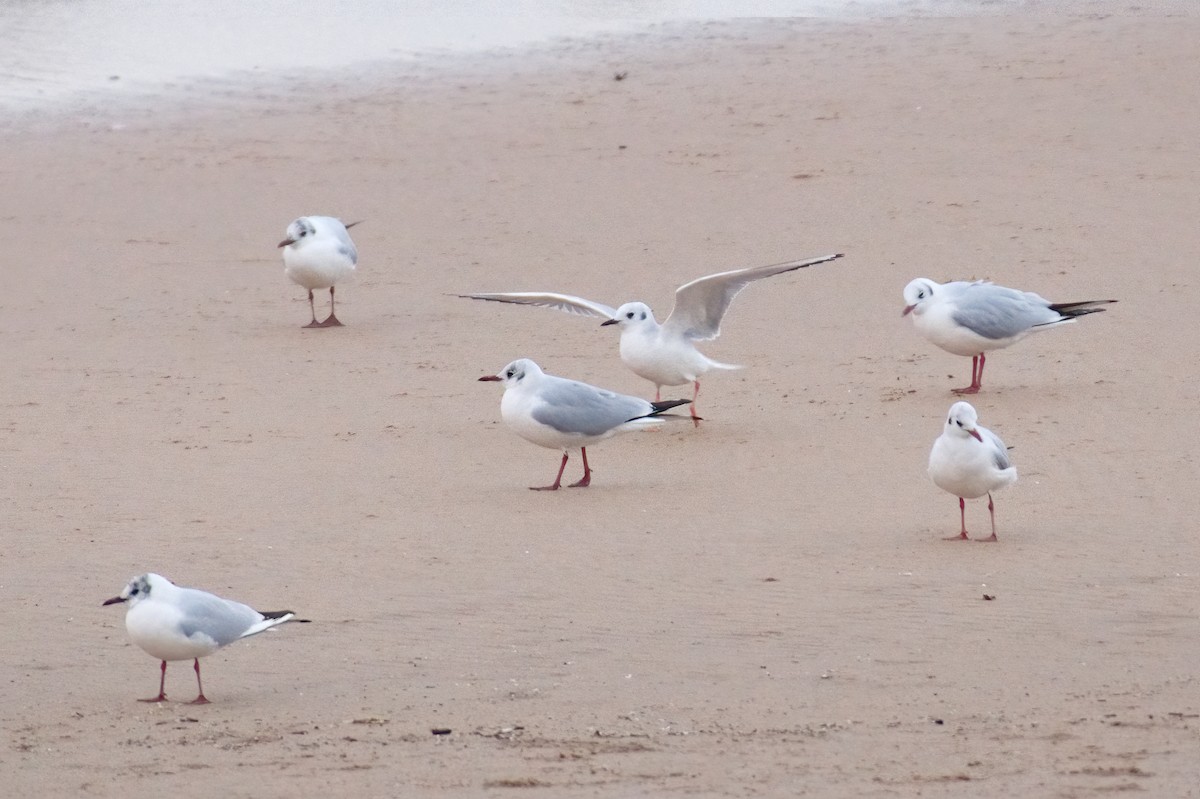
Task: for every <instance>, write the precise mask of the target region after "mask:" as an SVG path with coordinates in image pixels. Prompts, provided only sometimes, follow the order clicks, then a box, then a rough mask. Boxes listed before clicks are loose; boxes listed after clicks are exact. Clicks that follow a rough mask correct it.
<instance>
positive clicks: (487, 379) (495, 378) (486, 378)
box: [479, 375, 504, 383]
mask: <svg viewBox="0 0 1200 799" xmlns="http://www.w3.org/2000/svg"><path fill="white" fill-rule="evenodd" d="M503 379H504V378H503V377H501V376H500V375H484V376H483V377H481V378H479V382H480V383H488V382H495V383H499V382H500V381H501V380H503Z"/></svg>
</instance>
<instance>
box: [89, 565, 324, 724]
mask: <svg viewBox="0 0 1200 799" xmlns="http://www.w3.org/2000/svg"><path fill="white" fill-rule="evenodd" d="M122 602H126V603H128V604H129V610H128V611H126V613H125V629H126V630H128V631H129V637H130V638H132V639H133V642H134V643H135V644H137V645H138V646H140V647H141V648H142V649H143V650H145V651H146V653H147V654H149V655H150V656H151V657H155V658H158V659H159V660H161V661H162V676H161V678H160V679H159V682H158V696H155V697H152V698H150V699H141V700H138V701H141V702H165V701H166V699H167V695H166V692H165V690H164V689H165V688H166V684H167V661H168V660H194V661H195V664H194V668H195V670H196V688H197V690H198V691H199V695H198V696H197V697H196V698H195V699H193V700H192V702H191V704H193V705H207V704H208V699H206V698H205V696H204V686H203V685H201V683H200V658H202V657H204V656H205V655H211V654H212V653H213V652H216V651H217V650H218V649H220V648H221V647H223V646H225V645H227V644H232V643H233V642H234V641H236V640H238V639H239V638H247V637H249V636H251V635H256V634H258V633H261V632H262V631H263V630H269V629H270V628H272V627H274V626H276V625H278V624H283V623H284V622H289V621H293V620H295V621H298V622H307V621H308V620H307V619H296V618H295V615H296V614H294V613H292V611H290V610H276V611H267V612H265V613H259V612H258V611H257V610H255V609H254V608H252V607H250V606H249V605H243V604H242V603H241V602H234V601H233V600H231V599H222V598H221V597H219V596H216V595H215V594H210V593H208V592H207V591H200V590H197V589H195V588H181V587H179V586H177V585H175V584H174V583H173V582H171V581H170V580H168V579H167V578H166V577H162V576H160V575H157V574H153V573H150V574H143V575H142V576H140V577H134V578H133V579H132V580H130V581H129V584H128V585H126V586H125V589H124V590H123V591H121V593H120V594H118V595H117V596H115V597H113V598H112V599H107V600H105V601H104V603H103V604H105V605H115V604H117V603H122Z"/></svg>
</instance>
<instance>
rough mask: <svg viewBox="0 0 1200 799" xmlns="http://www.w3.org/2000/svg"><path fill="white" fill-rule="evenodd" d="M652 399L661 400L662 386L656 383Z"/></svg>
mask: <svg viewBox="0 0 1200 799" xmlns="http://www.w3.org/2000/svg"><path fill="white" fill-rule="evenodd" d="M654 401H655V402H662V386H658V385H656V386H655V387H654Z"/></svg>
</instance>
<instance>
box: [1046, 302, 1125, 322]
mask: <svg viewBox="0 0 1200 799" xmlns="http://www.w3.org/2000/svg"><path fill="white" fill-rule="evenodd" d="M1114 302H1116V300H1085V301H1083V302H1059V303H1055V304H1053V305H1051V306H1050V310H1052V311H1057V312H1058V313H1060V314H1062V315H1063V316H1065V317H1067V318H1068V319H1074V318H1075V317H1077V316H1086V315H1087V314H1090V313H1100V312H1101V311H1104V310H1105V309H1104V308H1094V307H1092V306H1095V305H1109V304H1111V303H1114Z"/></svg>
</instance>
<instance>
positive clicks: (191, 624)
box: [179, 588, 262, 646]
mask: <svg viewBox="0 0 1200 799" xmlns="http://www.w3.org/2000/svg"><path fill="white" fill-rule="evenodd" d="M179 609H180V611H181V612H182V613H183V618H182V619H181V620H180V622H179V627H180V629H181V630H182V631H183V634H184V635H186V636H188V637H189V638H190V637H191V636H192V635H194V634H196V633H203V634H204V635H207V636H208V637H209V638H212V639H213V640H214V641H216V642H217V643H218V644H219V645H220V646H225V645H226V644H229V643H232V642H233V641H236V640H237V639H239V638H241V637H242V634H243V633H245V632H246V630H248V629H249V628H250V627H252V626H253V625H254V624H257V623H258V622H259V621H261V620H262V615H261V614H260V613H259V612H258V611H257V610H255V609H254V608H252V607H250V606H249V605H243V604H242V603H241V602H233V601H231V600H228V599H222V598H221V597H219V596H214V595H213V594H210V593H208V592H207V591H199V590H196V589H194V588H186V589H183V593H182V595H181V596H180V598H179Z"/></svg>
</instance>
